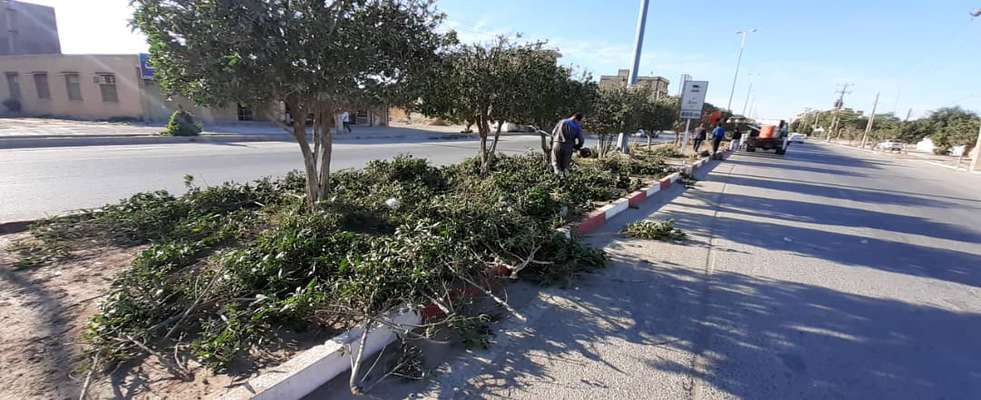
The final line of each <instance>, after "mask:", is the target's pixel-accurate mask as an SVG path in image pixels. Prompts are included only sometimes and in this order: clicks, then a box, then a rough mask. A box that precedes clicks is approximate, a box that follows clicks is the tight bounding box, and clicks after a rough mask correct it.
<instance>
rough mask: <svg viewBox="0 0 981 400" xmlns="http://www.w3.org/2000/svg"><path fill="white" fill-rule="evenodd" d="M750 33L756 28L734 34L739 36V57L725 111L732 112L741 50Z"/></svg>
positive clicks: (741, 58) (741, 57)
mask: <svg viewBox="0 0 981 400" xmlns="http://www.w3.org/2000/svg"><path fill="white" fill-rule="evenodd" d="M751 32H756V28H753V29H750V30H748V31H739V32H736V34H737V35H739V36H740V39H739V55H738V56H736V72H735V73H734V74H733V75H732V89H730V90H729V103H728V104H727V105H726V110H729V112H732V96H734V95H735V94H736V80H737V79H738V78H739V64H741V63H742V61H743V49H745V48H746V36H748V35H749V34H750V33H751Z"/></svg>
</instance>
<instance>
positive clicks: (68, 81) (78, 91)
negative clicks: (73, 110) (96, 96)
mask: <svg viewBox="0 0 981 400" xmlns="http://www.w3.org/2000/svg"><path fill="white" fill-rule="evenodd" d="M65 88H66V89H68V100H74V101H82V85H81V84H80V82H79V79H78V74H77V73H67V74H65Z"/></svg>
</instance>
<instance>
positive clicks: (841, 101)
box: [825, 83, 852, 142]
mask: <svg viewBox="0 0 981 400" xmlns="http://www.w3.org/2000/svg"><path fill="white" fill-rule="evenodd" d="M851 85H852V84H851V83H846V84H843V85H841V89H839V90H838V100H836V101H835V113H834V115H833V116H831V126H830V127H828V134H827V137H826V138H825V139H826V141H829V142H830V141H831V135H832V134H834V133H835V131H836V130H837V129H838V122H839V121H838V114H839V113H841V108H842V107H844V106H845V95H846V94H848V93H851V92H849V91H848V87H849V86H851Z"/></svg>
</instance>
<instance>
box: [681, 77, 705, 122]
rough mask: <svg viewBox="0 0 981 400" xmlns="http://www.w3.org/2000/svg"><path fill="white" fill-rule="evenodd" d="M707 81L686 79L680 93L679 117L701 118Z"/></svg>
mask: <svg viewBox="0 0 981 400" xmlns="http://www.w3.org/2000/svg"><path fill="white" fill-rule="evenodd" d="M708 86H709V83H708V81H686V82H685V89H684V91H682V93H681V118H682V119H701V118H702V106H703V105H704V104H705V93H706V92H708Z"/></svg>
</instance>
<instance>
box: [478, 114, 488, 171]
mask: <svg viewBox="0 0 981 400" xmlns="http://www.w3.org/2000/svg"><path fill="white" fill-rule="evenodd" d="M477 131H478V132H480V176H481V177H485V176H487V174H488V173H489V172H490V161H491V160H490V154H489V151H488V150H489V149H488V148H487V135H488V134H489V133H490V126H489V125H488V122H487V119H486V117H484V116H480V117H479V118H478V120H477Z"/></svg>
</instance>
